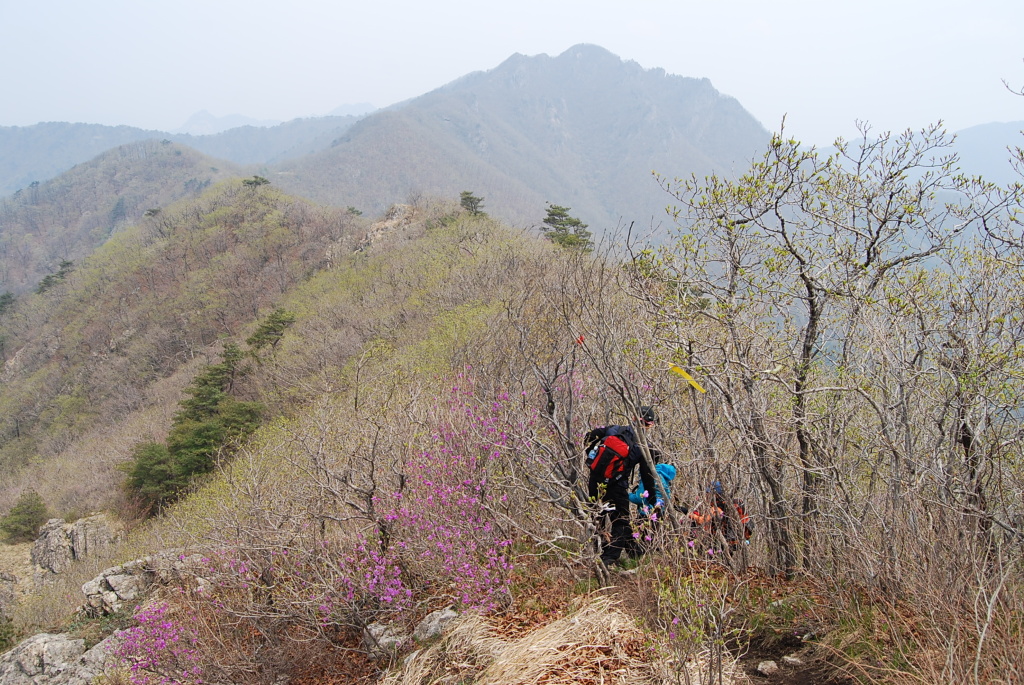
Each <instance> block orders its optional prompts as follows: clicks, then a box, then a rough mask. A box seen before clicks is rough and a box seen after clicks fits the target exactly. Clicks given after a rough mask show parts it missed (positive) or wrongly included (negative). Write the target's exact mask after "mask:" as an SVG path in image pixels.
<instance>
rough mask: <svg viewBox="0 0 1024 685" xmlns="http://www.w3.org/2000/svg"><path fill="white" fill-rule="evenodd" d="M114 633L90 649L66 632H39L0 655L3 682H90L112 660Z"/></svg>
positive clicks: (12, 684)
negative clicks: (55, 633) (56, 633)
mask: <svg viewBox="0 0 1024 685" xmlns="http://www.w3.org/2000/svg"><path fill="white" fill-rule="evenodd" d="M118 639H119V634H118V633H115V634H114V635H111V636H110V637H108V638H107V639H106V640H103V641H102V642H100V643H99V644H97V645H96V646H95V647H93V648H92V649H89V650H87V649H86V648H85V640H82V639H78V638H73V637H71V636H70V635H67V634H64V633H62V634H58V635H54V634H51V633H40V634H38V635H33V636H32V637H30V638H29V639H27V640H25V641H24V642H21V643H20V644H18V645H17V646H16V647H14V649H12V650H11V651H9V652H7V653H6V654H4V655H2V656H0V683H3V685H89V683H90V682H92V680H93V678H95V677H96V676H98V675H99V674H100V673H102V672H103V670H104V669H105V668H106V667H107V666H108V665H110V664H111V662H112V656H111V652H112V650H113V645H114V644H116V642H117V640H118Z"/></svg>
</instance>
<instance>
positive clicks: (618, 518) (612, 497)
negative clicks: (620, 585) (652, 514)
mask: <svg viewBox="0 0 1024 685" xmlns="http://www.w3.org/2000/svg"><path fill="white" fill-rule="evenodd" d="M600 484H601V480H599V479H598V478H596V477H595V476H594V475H593V474H591V476H590V482H589V483H588V489H589V491H590V496H591V497H597V494H598V486H599V485H600ZM601 501H602V502H604V503H606V504H611V505H612V506H613V507H615V508H614V509H613V510H612V511H610V512H608V518H609V519H610V520H611V539H610V540H609V541H608V544H606V545H605V546H604V549H603V550H602V551H601V561H603V562H604V563H605V564H611V563H613V562H614V561H616V560H617V559H618V558H619V556H621V554H622V552H623V551H625V552H626V554H628V555H629V556H637V554H638V552H639V547H638V546H637V543H636V540H635V539H633V527H632V526H631V525H630V523H629V507H630V503H629V491H628V490H627V489H626V483H625V482H624V481H621V480H618V481H612V482H610V483H608V485H607V487H606V489H605V492H604V496H603V497H602V498H601ZM601 518H602V519H603V518H604V516H602V517H601Z"/></svg>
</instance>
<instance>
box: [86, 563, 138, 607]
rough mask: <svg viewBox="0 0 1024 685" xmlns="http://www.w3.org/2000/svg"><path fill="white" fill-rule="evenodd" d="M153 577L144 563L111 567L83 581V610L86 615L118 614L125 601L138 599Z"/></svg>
mask: <svg viewBox="0 0 1024 685" xmlns="http://www.w3.org/2000/svg"><path fill="white" fill-rule="evenodd" d="M153 580H154V575H153V573H152V572H151V571H150V570H149V568H148V567H147V566H146V565H145V564H143V563H139V562H130V563H128V564H122V565H121V566H111V567H110V568H108V569H104V570H103V571H100V574H99V575H98V576H96V577H95V578H93V579H92V580H90V581H88V582H86V583H83V584H82V594H83V595H85V604H83V605H82V610H83V611H84V612H85V614H86V615H87V616H108V615H110V614H114V613H117V612H118V611H120V610H121V607H122V606H124V603H125V602H131V601H134V600H137V599H140V598H141V597H142V595H143V594H144V593H145V591H146V590H147V589H148V588H149V586H150V585H151V584H152V583H153Z"/></svg>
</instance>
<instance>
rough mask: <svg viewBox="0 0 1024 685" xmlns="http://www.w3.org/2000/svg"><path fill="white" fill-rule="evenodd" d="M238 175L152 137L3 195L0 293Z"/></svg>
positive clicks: (32, 282)
mask: <svg viewBox="0 0 1024 685" xmlns="http://www.w3.org/2000/svg"><path fill="white" fill-rule="evenodd" d="M239 173H240V171H239V169H238V168H237V167H235V166H234V165H231V164H230V163H225V162H222V161H218V160H212V159H210V158H208V157H206V156H204V155H202V154H200V153H198V152H196V151H195V150H192V149H190V148H187V147H184V146H181V145H177V144H174V143H170V142H166V141H165V142H163V143H158V142H156V141H155V140H145V141H138V142H133V143H128V144H125V145H122V146H120V147H117V148H113V149H111V150H109V151H107V152H105V153H104V154H102V155H100V156H98V157H96V158H95V159H93V160H91V161H89V162H87V163H84V164H80V165H78V166H76V167H75V168H74V169H72V170H71V171H68V172H67V173H65V174H62V175H61V176H59V177H57V178H55V179H52V180H50V181H47V182H45V183H40V184H32V185H30V186H29V187H28V188H26V189H25V190H21V191H18V192H17V193H15V194H14V195H13V196H11V197H8V198H5V199H3V200H0V291H9V292H12V293H14V294H19V293H22V292H25V291H26V290H29V289H30V288H33V287H35V286H36V284H38V283H39V282H40V280H41V279H42V278H43V277H45V276H46V275H48V274H53V273H56V272H57V271H58V270H59V269H60V265H61V263H62V262H64V261H65V260H67V261H72V262H77V261H79V260H81V259H83V258H85V257H86V256H88V255H89V254H90V253H91V252H92V250H94V249H95V248H96V247H98V246H99V245H101V244H102V243H103V242H104V241H106V240H107V239H108V238H109V237H110V236H111V235H112V234H113V233H115V232H116V231H117V230H119V229H120V228H123V227H125V226H128V225H131V224H133V223H135V222H137V221H138V220H139V219H141V218H142V216H143V214H145V213H146V212H147V211H151V210H154V209H158V208H160V207H163V206H165V205H167V204H169V203H171V202H174V201H176V200H178V199H181V198H184V197H189V196H195V195H197V194H198V193H199V192H201V191H202V190H203V189H204V188H206V187H207V186H209V185H211V184H212V183H214V182H216V181H220V180H223V179H225V178H229V177H231V176H236V175H238V174H239Z"/></svg>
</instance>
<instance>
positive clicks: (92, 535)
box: [68, 514, 115, 559]
mask: <svg viewBox="0 0 1024 685" xmlns="http://www.w3.org/2000/svg"><path fill="white" fill-rule="evenodd" d="M68 537H70V538H71V554H72V556H73V557H74V558H75V559H86V558H88V557H90V556H95V555H96V554H99V553H102V552H103V551H105V550H106V549H107V548H108V547H110V546H111V545H112V544H114V539H115V536H114V531H113V529H112V528H111V526H110V522H109V521H108V520H107V517H106V516H104V515H103V514H96V515H95V516H87V517H86V518H83V519H78V520H77V521H75V522H74V523H72V524H71V526H70V527H69V529H68Z"/></svg>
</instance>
